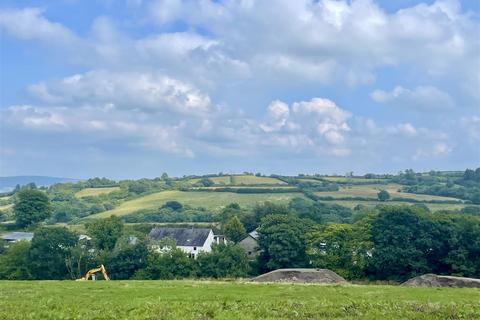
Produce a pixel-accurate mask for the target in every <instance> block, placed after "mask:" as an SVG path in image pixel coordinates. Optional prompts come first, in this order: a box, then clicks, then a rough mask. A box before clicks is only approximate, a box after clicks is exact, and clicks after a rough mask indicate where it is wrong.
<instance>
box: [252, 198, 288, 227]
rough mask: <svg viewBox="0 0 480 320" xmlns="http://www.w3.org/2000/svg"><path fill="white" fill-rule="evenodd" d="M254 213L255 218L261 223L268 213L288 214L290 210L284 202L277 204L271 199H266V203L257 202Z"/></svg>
mask: <svg viewBox="0 0 480 320" xmlns="http://www.w3.org/2000/svg"><path fill="white" fill-rule="evenodd" d="M253 213H254V214H255V219H256V220H257V223H259V222H260V221H261V220H262V219H263V218H264V217H266V216H268V215H287V214H289V213H290V210H289V209H288V208H287V206H285V205H283V204H276V203H273V202H270V201H265V202H264V203H261V204H257V205H256V206H255V207H254V208H253Z"/></svg>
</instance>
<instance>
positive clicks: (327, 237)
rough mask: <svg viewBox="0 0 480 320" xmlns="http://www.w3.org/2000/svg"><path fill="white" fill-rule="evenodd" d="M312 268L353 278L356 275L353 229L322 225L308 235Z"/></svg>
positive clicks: (339, 225)
mask: <svg viewBox="0 0 480 320" xmlns="http://www.w3.org/2000/svg"><path fill="white" fill-rule="evenodd" d="M307 243H308V253H309V256H310V260H311V261H312V266H313V267H316V268H324V269H331V270H333V271H335V272H336V273H338V274H340V275H342V276H344V277H349V278H351V277H352V276H353V275H354V273H355V272H354V269H355V261H354V253H355V242H354V238H353V227H352V225H347V224H331V225H320V226H318V227H316V228H315V229H314V230H313V231H311V232H309V233H308V234H307Z"/></svg>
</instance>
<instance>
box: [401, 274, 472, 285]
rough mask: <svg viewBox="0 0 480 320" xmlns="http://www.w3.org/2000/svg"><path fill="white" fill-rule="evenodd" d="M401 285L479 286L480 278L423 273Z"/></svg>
mask: <svg viewBox="0 0 480 320" xmlns="http://www.w3.org/2000/svg"><path fill="white" fill-rule="evenodd" d="M402 286H407V287H452V288H480V279H474V278H464V277H453V276H439V275H436V274H424V275H423V276H418V277H415V278H412V279H410V280H408V281H406V282H404V283H402Z"/></svg>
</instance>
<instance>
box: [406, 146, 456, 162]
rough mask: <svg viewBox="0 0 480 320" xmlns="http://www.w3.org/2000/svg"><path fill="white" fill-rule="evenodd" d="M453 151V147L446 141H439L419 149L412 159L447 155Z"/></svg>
mask: <svg viewBox="0 0 480 320" xmlns="http://www.w3.org/2000/svg"><path fill="white" fill-rule="evenodd" d="M451 151H452V148H451V147H450V146H449V145H448V144H446V143H444V142H437V143H435V144H433V145H431V146H424V147H422V148H420V149H417V152H416V153H415V154H414V155H413V157H412V159H414V160H418V159H420V158H436V157H440V156H445V155H447V154H449V153H450V152H451Z"/></svg>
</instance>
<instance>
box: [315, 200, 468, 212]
mask: <svg viewBox="0 0 480 320" xmlns="http://www.w3.org/2000/svg"><path fill="white" fill-rule="evenodd" d="M325 202H326V203H336V204H339V205H341V206H344V207H349V208H351V209H353V208H355V207H356V206H357V205H359V204H361V205H364V206H367V207H375V206H377V205H379V204H388V205H414V204H416V203H412V202H403V201H387V202H380V201H358V200H357V201H355V200H353V201H350V200H332V201H325ZM425 205H426V206H427V207H428V208H429V209H430V210H432V211H438V210H460V209H463V208H465V205H464V204H456V203H455V204H453V203H425Z"/></svg>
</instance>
